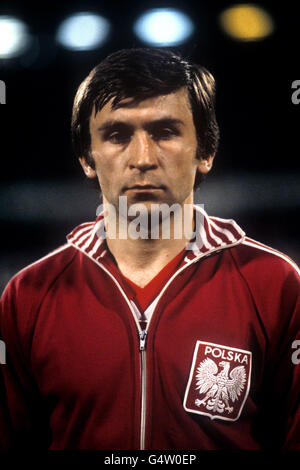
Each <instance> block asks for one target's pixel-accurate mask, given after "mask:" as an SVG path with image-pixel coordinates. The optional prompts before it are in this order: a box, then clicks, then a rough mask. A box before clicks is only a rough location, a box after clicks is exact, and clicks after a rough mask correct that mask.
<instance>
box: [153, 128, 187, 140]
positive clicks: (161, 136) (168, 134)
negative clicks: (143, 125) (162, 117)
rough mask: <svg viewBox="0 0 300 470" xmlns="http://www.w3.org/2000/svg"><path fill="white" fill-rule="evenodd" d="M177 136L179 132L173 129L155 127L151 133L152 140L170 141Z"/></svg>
mask: <svg viewBox="0 0 300 470" xmlns="http://www.w3.org/2000/svg"><path fill="white" fill-rule="evenodd" d="M179 134H180V132H179V130H178V129H177V128H175V127H157V128H155V129H152V131H151V135H152V138H153V139H154V140H170V139H172V138H174V137H177V136H178V135H179Z"/></svg>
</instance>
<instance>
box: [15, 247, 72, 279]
mask: <svg viewBox="0 0 300 470" xmlns="http://www.w3.org/2000/svg"><path fill="white" fill-rule="evenodd" d="M71 246H72V245H71V244H70V243H65V245H62V246H61V247H59V248H57V249H56V250H54V251H51V253H48V255H46V256H43V257H42V258H39V259H38V260H36V261H34V262H33V263H31V264H28V265H27V266H25V267H24V268H22V269H21V270H20V271H18V272H17V273H16V274H15V276H16V275H17V274H20V273H22V272H23V271H25V269H28V268H31V266H34V265H36V264H38V263H40V262H42V261H44V260H45V259H47V258H51V256H54V255H56V254H57V253H60V252H61V251H64V250H66V249H67V248H70V247H71Z"/></svg>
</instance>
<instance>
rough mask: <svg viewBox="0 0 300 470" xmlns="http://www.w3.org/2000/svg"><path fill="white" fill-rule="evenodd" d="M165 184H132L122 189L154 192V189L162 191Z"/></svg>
mask: <svg viewBox="0 0 300 470" xmlns="http://www.w3.org/2000/svg"><path fill="white" fill-rule="evenodd" d="M165 189H166V188H165V186H154V185H152V184H136V185H134V186H130V187H126V188H125V189H124V191H135V192H142V193H143V192H144V193H146V192H147V193H148V192H155V191H164V190H165Z"/></svg>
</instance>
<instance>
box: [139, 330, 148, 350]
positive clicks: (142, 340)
mask: <svg viewBox="0 0 300 470" xmlns="http://www.w3.org/2000/svg"><path fill="white" fill-rule="evenodd" d="M139 337H140V351H144V350H145V349H146V338H147V331H146V330H142V331H139Z"/></svg>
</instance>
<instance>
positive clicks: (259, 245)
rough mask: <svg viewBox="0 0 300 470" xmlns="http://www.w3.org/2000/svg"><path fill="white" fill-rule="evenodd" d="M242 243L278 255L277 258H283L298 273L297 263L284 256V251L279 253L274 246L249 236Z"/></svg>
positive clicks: (299, 272) (299, 271)
mask: <svg viewBox="0 0 300 470" xmlns="http://www.w3.org/2000/svg"><path fill="white" fill-rule="evenodd" d="M242 244H243V245H248V246H252V247H253V248H257V249H258V250H263V251H266V252H268V253H271V254H273V255H276V256H278V257H279V258H281V259H283V260H285V261H286V262H287V263H289V264H290V265H291V266H292V267H293V268H294V269H295V270H296V272H297V273H298V274H299V275H300V268H299V266H297V264H296V263H295V262H294V261H293V260H292V259H291V258H289V257H288V256H286V255H285V254H284V253H281V252H280V251H277V250H275V249H274V248H271V247H270V246H267V245H264V244H263V243H260V242H258V241H256V240H253V239H251V238H249V237H247V238H246V240H244V241H243V242H242Z"/></svg>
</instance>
